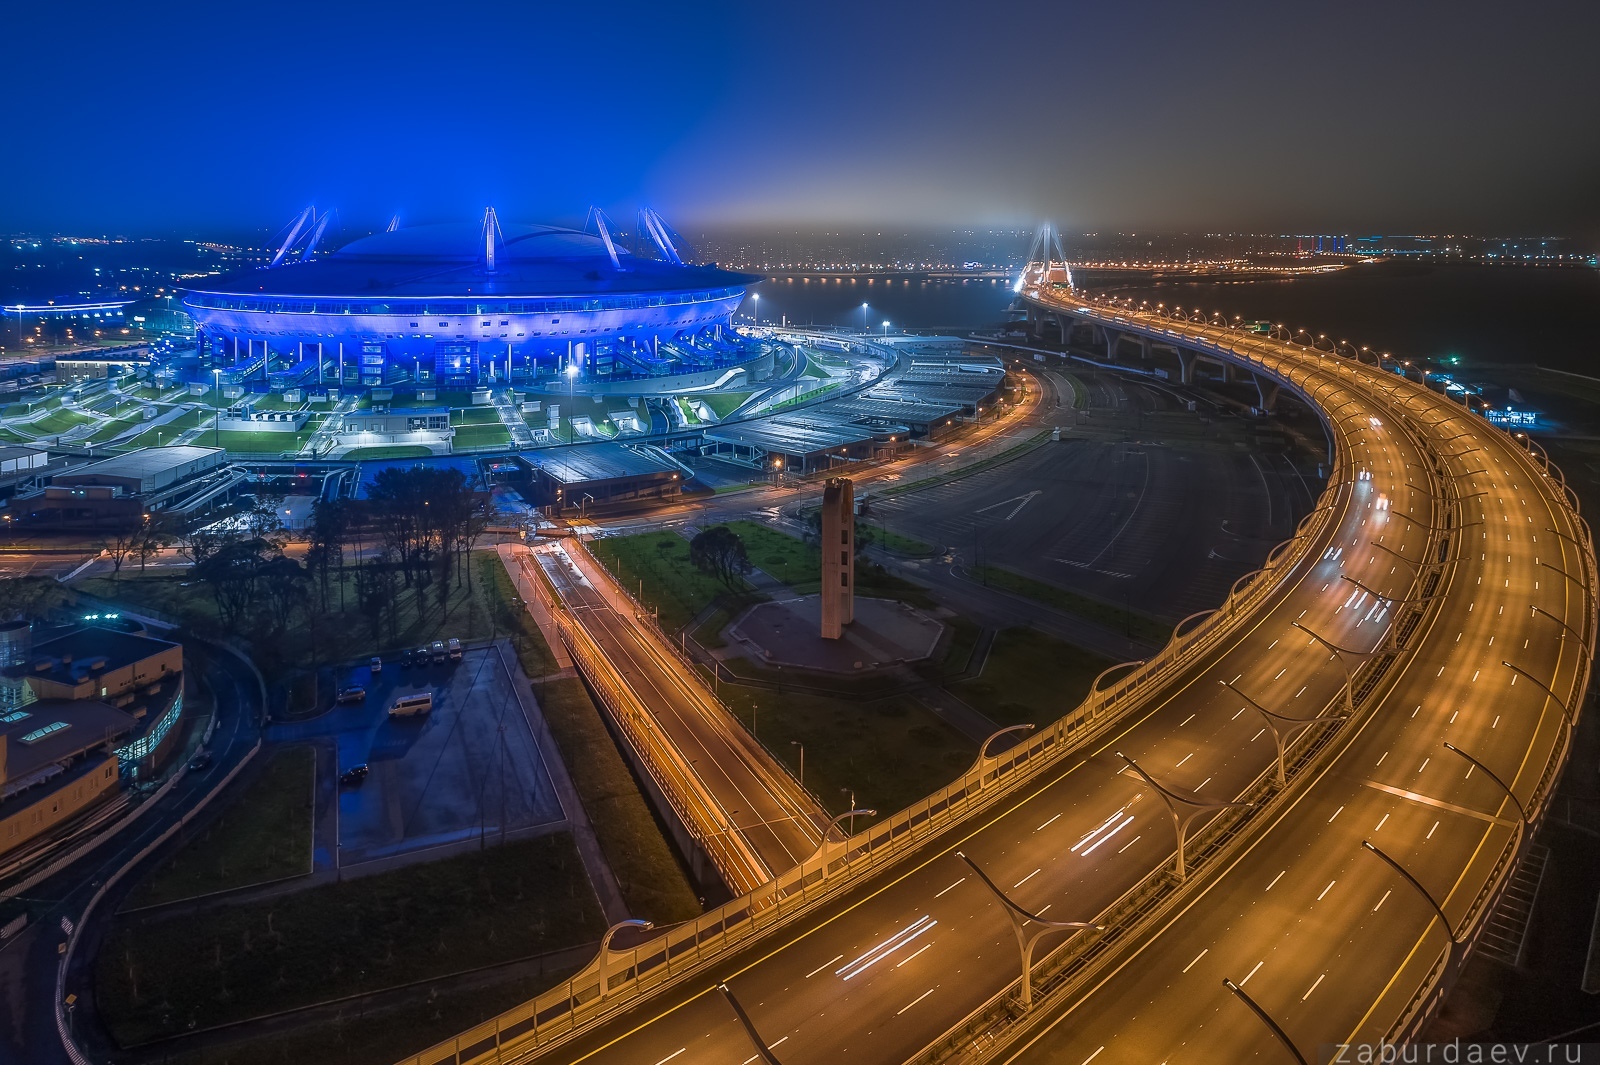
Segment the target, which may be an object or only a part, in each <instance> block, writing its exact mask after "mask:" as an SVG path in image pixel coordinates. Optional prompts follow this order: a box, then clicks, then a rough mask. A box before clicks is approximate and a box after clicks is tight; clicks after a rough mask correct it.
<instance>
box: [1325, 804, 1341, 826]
mask: <svg viewBox="0 0 1600 1065" xmlns="http://www.w3.org/2000/svg"><path fill="white" fill-rule="evenodd" d="M1342 813H1344V807H1343V806H1341V807H1339V808H1338V809H1337V810H1335V811H1333V817H1338V816H1339V815H1340V814H1342ZM1333 817H1330V818H1328V824H1330V825H1331V824H1333Z"/></svg>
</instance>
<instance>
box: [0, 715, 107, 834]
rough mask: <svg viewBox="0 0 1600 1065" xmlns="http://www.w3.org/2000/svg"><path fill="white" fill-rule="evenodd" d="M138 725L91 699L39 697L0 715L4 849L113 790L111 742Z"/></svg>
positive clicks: (0, 818)
mask: <svg viewBox="0 0 1600 1065" xmlns="http://www.w3.org/2000/svg"><path fill="white" fill-rule="evenodd" d="M136 725H137V722H135V721H134V719H133V718H132V717H130V716H129V715H128V714H125V713H123V712H122V711H120V710H118V709H116V708H115V707H112V706H108V705H106V704H105V703H102V702H98V701H94V700H76V701H60V700H45V699H41V700H38V701H36V702H32V703H29V704H28V705H27V706H25V707H23V708H21V709H17V710H12V711H9V712H7V713H5V714H0V854H6V853H9V852H11V851H14V850H16V849H17V848H18V847H21V846H22V845H23V844H26V843H28V842H29V841H30V840H33V839H36V838H38V837H39V836H41V835H43V834H44V833H46V832H49V831H50V830H52V829H53V828H55V827H56V826H57V825H60V824H62V823H63V822H65V821H67V820H68V819H69V818H71V817H73V816H75V815H77V814H78V813H80V812H82V811H83V810H86V809H88V808H89V807H91V806H93V805H95V804H96V803H98V802H100V801H101V800H103V799H105V798H106V797H107V796H109V795H111V794H113V793H115V792H116V791H117V790H118V788H119V773H118V766H119V758H118V755H117V753H116V751H115V750H114V745H115V744H116V742H117V741H118V740H120V739H121V738H122V737H123V736H126V735H127V734H128V733H130V732H132V731H133V730H134V728H135V727H136Z"/></svg>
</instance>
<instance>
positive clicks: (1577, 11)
mask: <svg viewBox="0 0 1600 1065" xmlns="http://www.w3.org/2000/svg"><path fill="white" fill-rule="evenodd" d="M4 25H5V31H4V35H3V37H4V40H3V43H0V100H3V101H4V105H5V106H4V115H5V118H4V125H3V129H4V133H3V143H4V144H5V156H6V162H5V165H4V166H3V168H0V231H17V230H33V231H43V232H61V231H75V232H94V233H98V232H110V233H123V234H155V233H164V232H171V231H188V232H196V233H198V232H216V231H218V230H224V231H245V230H250V229H261V228H267V229H271V228H276V227H277V225H279V224H280V223H282V222H284V221H285V220H287V219H288V218H289V217H290V216H291V215H292V214H293V213H294V212H295V211H297V210H298V209H299V208H300V207H302V206H304V205H305V204H307V203H313V202H314V203H316V204H317V205H318V207H319V208H320V207H333V208H337V209H338V210H339V212H340V218H341V221H342V222H343V223H344V225H345V226H346V227H347V228H355V229H364V228H371V227H374V226H378V225H381V224H382V223H383V222H384V221H386V220H387V218H388V217H389V215H390V214H392V213H394V212H396V211H398V212H400V213H401V214H402V216H403V217H404V218H405V219H407V220H408V221H412V222H420V221H427V220H438V219H454V218H466V217H472V216H475V215H476V214H477V213H478V212H480V211H481V210H482V208H483V206H484V205H486V204H491V203H492V204H494V205H495V206H496V207H498V208H499V210H500V213H501V215H502V217H505V218H509V219H518V220H530V221H531V220H552V221H554V220H566V221H568V222H575V221H577V220H579V219H581V218H582V215H583V213H584V211H585V209H586V208H587V207H588V205H589V204H591V203H598V204H601V205H603V206H605V207H606V208H607V209H608V210H610V211H611V213H612V214H613V216H614V217H616V218H618V219H619V220H622V221H625V222H631V221H632V219H633V215H634V211H635V209H636V208H637V206H638V205H639V204H640V203H649V204H651V205H653V206H655V207H657V208H658V209H659V210H661V211H662V212H663V213H664V214H665V215H666V216H667V217H668V219H669V220H670V221H672V222H673V223H674V225H676V226H678V227H679V228H685V227H687V226H691V225H717V224H750V223H757V224H761V225H767V226H770V225H775V224H777V225H786V224H800V225H808V226H811V225H826V224H829V223H838V224H841V225H860V224H886V225H887V224H893V225H940V226H945V225H965V224H994V223H1001V224H1031V223H1033V222H1036V221H1038V220H1040V219H1045V218H1050V219H1054V220H1055V221H1057V222H1059V223H1060V224H1062V225H1063V226H1064V227H1066V228H1067V229H1069V230H1078V231H1086V230H1096V229H1120V230H1128V229H1164V230H1168V231H1175V230H1185V231H1191V232H1197V231H1198V232H1204V231H1256V232H1281V231H1291V232H1318V231H1320V232H1360V233H1382V232H1388V233H1396V232H1424V231H1431V232H1471V233H1477V234H1507V233H1542V234H1556V235H1563V234H1564V235H1580V236H1584V237H1590V236H1593V235H1595V234H1596V233H1597V231H1600V208H1597V203H1596V197H1595V190H1596V188H1597V186H1600V61H1597V59H1596V54H1595V42H1596V41H1597V40H1600V3H1596V2H1594V0H1585V2H1579V3H1539V2H1521V3H1516V4H1511V3H1497V4H1484V3H1449V4H1446V3H1407V2H1396V0H1387V2H1382V3H1366V2H1359V0H1358V2H1349V3H1315V4H1312V3H1303V2H1298V0H1296V2H1290V3H1283V2H1281V0H1280V2H1274V3H1225V2H1223V3H1212V4H1196V3H1187V2H1185V3H1177V2H1173V3H1106V2H1098V3H1094V4H1083V3H1055V4H1044V3H1041V4H1021V3H997V2H985V3H977V2H944V0H932V2H922V3H906V4H899V3H872V2H870V0H868V2H860V0H857V2H853V3H833V2H825V0H822V2H811V0H808V2H797V3H770V2H760V0H746V2H742V3H736V4H735V3H730V4H721V3H697V4H668V3H643V4H634V3H631V2H587V3H581V4H560V5H554V4H548V5H547V4H531V3H499V4H497V3H486V2H474V0H452V2H451V3H439V4H414V3H413V4H408V3H384V4H370V5H358V4H349V3H340V2H337V0H327V2H322V3H315V4H309V3H307V4H301V3H288V2H284V3H271V4H247V3H217V2H214V0H211V2H207V3H203V4H188V3H159V4H140V3H129V2H127V0H117V2H84V3H60V2H55V0H50V2H43V0H14V2H13V3H11V4H8V5H7V7H6V14H5V17H4Z"/></svg>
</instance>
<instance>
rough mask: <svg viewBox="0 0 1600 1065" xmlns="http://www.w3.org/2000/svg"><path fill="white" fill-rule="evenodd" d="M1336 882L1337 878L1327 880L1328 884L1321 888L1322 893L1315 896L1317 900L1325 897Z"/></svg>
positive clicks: (1319, 900)
mask: <svg viewBox="0 0 1600 1065" xmlns="http://www.w3.org/2000/svg"><path fill="white" fill-rule="evenodd" d="M1337 883H1338V881H1337V880H1330V881H1328V886H1327V887H1325V888H1323V889H1322V894H1321V895H1318V896H1317V901H1318V902H1321V901H1322V900H1323V899H1324V898H1326V897H1327V894H1328V892H1330V891H1332V890H1333V885H1335V884H1337Z"/></svg>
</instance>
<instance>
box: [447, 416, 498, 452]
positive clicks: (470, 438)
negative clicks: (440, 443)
mask: <svg viewBox="0 0 1600 1065" xmlns="http://www.w3.org/2000/svg"><path fill="white" fill-rule="evenodd" d="M510 444H511V434H510V432H508V431H507V430H506V427H505V426H504V425H501V424H500V420H499V419H498V418H496V419H495V423H494V424H493V425H457V426H456V435H455V440H454V441H453V444H452V446H453V447H455V448H458V449H459V448H464V447H509V446H510Z"/></svg>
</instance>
